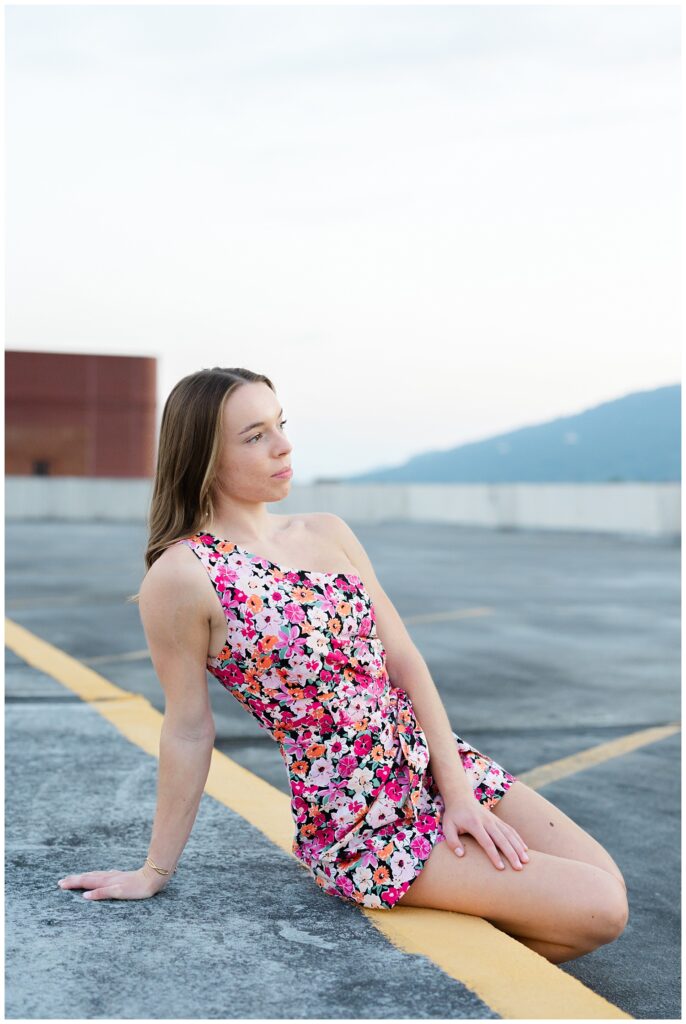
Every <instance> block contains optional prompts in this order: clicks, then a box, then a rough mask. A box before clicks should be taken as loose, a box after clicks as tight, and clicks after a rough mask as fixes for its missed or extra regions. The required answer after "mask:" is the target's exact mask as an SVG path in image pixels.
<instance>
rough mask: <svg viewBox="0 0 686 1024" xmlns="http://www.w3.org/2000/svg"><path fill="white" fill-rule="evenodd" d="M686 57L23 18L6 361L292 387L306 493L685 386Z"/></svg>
mask: <svg viewBox="0 0 686 1024" xmlns="http://www.w3.org/2000/svg"><path fill="white" fill-rule="evenodd" d="M680 34H681V27H680V10H679V8H678V7H667V6H664V7H647V6H646V7H619V6H615V7H610V6H603V7H594V6H583V7H582V6H580V7H555V6H540V7H536V6H520V7H496V6H491V7H486V6H483V7H476V6H464V7H461V6H455V5H453V6H427V7H422V6H418V5H417V6H370V7H352V6H351V7H339V6H336V7H333V6H331V7H327V6H293V7H267V6H252V7H248V6H240V7H232V6H228V5H226V6H199V7H190V6H154V7H153V6H148V7H135V6H126V7H125V6H122V7H98V6H81V7H79V6H64V7H59V6H56V7H45V6H42V7H41V6H35V7H16V6H15V7H12V6H9V7H7V8H6V75H7V79H6V82H7V127H6V161H7V163H6V168H7V184H6V203H7V213H8V226H7V241H6V269H7V278H6V280H7V295H6V301H7V307H6V312H7V334H6V346H7V348H10V349H22V350H38V351H46V350H49V351H60V352H94V353H103V354H122V355H152V356H156V357H157V359H158V361H159V376H158V397H159V410H158V415H161V411H162V406H163V403H164V400H165V398H166V396H167V394H168V393H169V391H170V390H171V388H172V386H173V385H174V383H175V382H176V381H177V380H178V379H179V378H180V377H182V376H184V375H185V374H187V373H191V372H193V371H194V370H197V369H201V368H202V367H209V366H213V365H220V366H246V367H248V368H250V369H253V370H257V371H259V372H262V373H266V374H267V375H268V376H269V377H271V378H272V380H273V381H274V383H275V385H276V387H277V392H278V395H279V398H281V399H282V403H283V405H284V412H285V416H286V417H287V419H288V424H287V425H286V431H287V433H288V435H289V438H290V440H291V441H292V442H293V444H294V450H293V455H292V461H293V467H294V470H295V475H294V482H295V483H298V482H301V483H304V482H307V481H308V480H310V479H312V477H314V476H318V475H326V476H331V475H335V474H336V473H349V472H350V473H352V472H358V471H362V470H366V469H370V468H373V467H376V466H381V465H388V464H398V463H400V462H402V461H404V460H405V459H406V458H408V457H409V456H411V455H414V454H417V453H418V452H421V451H424V450H427V449H445V448H450V447H453V446H455V445H457V444H460V443H463V442H467V441H472V440H478V439H481V438H484V437H488V436H491V435H493V434H496V433H499V432H502V431H505V430H509V429H514V428H517V427H520V426H525V425H528V424H532V423H538V422H542V421H545V420H547V419H550V418H551V417H554V416H558V415H565V414H570V413H574V412H577V411H580V410H582V409H585V408H587V407H589V406H591V405H595V404H597V403H598V402H601V401H605V400H608V399H612V398H616V397H619V396H621V395H624V394H626V393H628V392H631V391H636V390H644V389H646V388H651V387H658V386H660V385H663V384H671V383H675V382H677V381H678V380H679V379H680V337H679V315H680V292H679V264H678V258H679V228H680V210H679V205H678V204H679V190H678V180H679V174H680V167H679V132H680V111H679V97H680V83H679V73H680V72H679V59H680V58H679V51H680Z"/></svg>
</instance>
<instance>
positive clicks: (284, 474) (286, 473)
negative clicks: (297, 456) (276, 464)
mask: <svg viewBox="0 0 686 1024" xmlns="http://www.w3.org/2000/svg"><path fill="white" fill-rule="evenodd" d="M272 476H274V477H283V479H284V480H285V479H286V478H287V477H289V476H293V470H292V468H291V467H290V466H289V467H288V469H283V470H281V472H280V473H272Z"/></svg>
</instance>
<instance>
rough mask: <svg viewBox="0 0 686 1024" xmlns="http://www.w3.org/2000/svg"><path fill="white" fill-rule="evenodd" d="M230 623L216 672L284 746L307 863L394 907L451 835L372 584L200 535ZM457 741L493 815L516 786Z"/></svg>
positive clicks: (332, 886)
mask: <svg viewBox="0 0 686 1024" xmlns="http://www.w3.org/2000/svg"><path fill="white" fill-rule="evenodd" d="M176 543H179V544H187V545H188V546H189V547H190V548H191V550H192V551H194V552H195V554H196V555H197V556H198V558H199V559H200V561H201V562H202V563H203V565H204V566H205V568H206V569H207V572H208V573H209V576H210V579H211V581H212V584H213V586H214V589H215V591H216V592H217V595H218V597H219V599H220V601H221V604H222V607H223V609H224V612H225V615H226V619H227V637H226V645H225V646H224V648H223V649H222V650H221V651H220V652H219V654H218V655H217V656H216V657H214V658H213V657H208V659H207V668H208V670H209V671H210V672H211V673H212V675H214V676H216V678H217V679H218V680H219V682H220V683H221V685H222V686H224V687H225V688H226V689H227V690H229V692H230V693H232V694H233V696H234V697H236V699H237V700H239V701H240V703H241V704H242V705H243V706H244V707H245V709H246V710H247V711H248V712H250V714H252V715H254V717H255V718H256V719H257V722H258V724H259V725H260V727H261V728H263V729H265V730H266V731H267V732H268V733H269V734H270V735H271V736H272V738H273V739H274V740H275V741H276V742H277V743H278V744H279V747H280V750H281V756H282V757H283V760H284V762H285V765H286V768H287V770H288V778H289V781H290V789H291V793H292V799H291V813H292V815H293V819H294V822H295V827H296V831H295V837H294V839H293V853H294V854H295V856H296V857H297V858H298V859H299V860H300V861H302V863H303V864H304V865H305V866H306V867H307V869H308V870H309V872H310V874H311V875H312V876H313V878H314V880H315V882H316V884H317V885H318V886H320V887H321V889H322V890H323V891H324V892H325V893H328V894H329V895H331V896H338V897H339V898H340V899H344V900H349V901H352V902H353V903H356V904H361V905H362V906H365V907H372V908H377V909H390V908H391V907H393V906H394V904H395V903H397V901H398V900H400V899H401V898H402V896H403V895H404V893H405V892H406V891H407V890H408V889H409V887H410V883H411V882H412V881H413V880H414V879H415V878H416V877H417V875H418V874H419V872H420V871H421V870H422V868H423V867H424V865H425V863H426V861H427V860H428V858H429V855H430V854H431V851H432V849H433V846H434V845H435V844H436V843H438V842H441V841H443V840H444V839H445V835H444V833H443V830H442V828H441V815H442V813H443V811H444V809H445V804H444V802H443V799H442V797H441V794H440V793H439V791H438V788H437V786H436V783H435V781H434V779H433V778H432V776H431V774H430V772H429V770H428V764H429V748H428V744H427V740H426V736H425V734H424V732H423V730H422V728H421V726H420V725H419V723H418V722H417V719H416V718H415V715H414V711H413V708H412V702H411V700H410V697H409V695H408V694H407V692H406V691H405V690H403V689H402V688H400V687H397V686H393V685H392V684H391V682H390V679H389V676H388V673H387V671H386V652H385V650H384V647H383V644H382V642H381V640H380V638H379V637H378V636H377V634H376V628H375V620H376V616H375V611H374V605H373V603H372V601H371V598H370V596H369V594H368V592H367V590H366V589H365V586H364V584H363V582H362V580H361V579H360V577H359V576H355V575H351V574H350V573H331V572H314V571H311V570H307V569H301V570H297V569H287V568H284V567H283V566H278V565H275V564H274V563H273V562H270V561H268V560H267V559H265V558H260V557H259V556H257V555H253V554H251V553H250V552H248V551H245V550H243V549H241V548H239V547H238V546H237V545H236V544H233V543H231V542H229V541H226V540H222V539H221V538H219V537H214V536H212V534H209V533H206V532H199V533H196V534H194V535H193V536H192V537H189V538H183V539H182V540H180V541H177V542H176ZM453 736H454V737H455V740H456V743H457V747H458V750H459V752H460V757H461V759H462V764H463V766H464V768H465V772H466V774H467V777H468V778H469V781H470V782H471V784H472V786H473V788H474V796H475V798H476V799H477V800H479V801H480V802H481V803H482V804H484V805H485V806H486V807H492V806H493V805H494V804H495V803H496V801H497V800H499V799H500V798H501V797H502V796H503V795H504V794H505V791H506V790H507V789H509V787H510V786H511V785H512V783H513V782H515V781H516V777H515V776H514V775H511V774H510V773H509V772H507V771H505V769H504V768H502V767H501V766H500V765H499V764H498V763H497V762H496V761H494V760H493V759H492V758H489V757H487V756H486V755H485V754H482V753H481V752H480V751H479V750H477V749H476V748H475V747H472V746H470V745H469V744H468V743H467V742H465V740H463V739H462V738H461V737H460V736H458V735H457V733H453Z"/></svg>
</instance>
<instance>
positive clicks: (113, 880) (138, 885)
mask: <svg viewBox="0 0 686 1024" xmlns="http://www.w3.org/2000/svg"><path fill="white" fill-rule="evenodd" d="M167 881H168V879H166V878H163V877H162V876H158V878H155V877H154V876H153V872H152V871H150V870H149V869H148V868H146V867H142V868H138V869H137V870H136V871H86V872H85V873H84V874H82V875H65V876H64V878H60V880H59V881H58V883H57V884H58V886H59V887H60V889H86V890H87V892H84V893H83V898H84V899H89V900H146V899H149V897H151V896H154V895H155V893H157V892H159V891H160V889H163V888H164V886H165V885H166V884H167Z"/></svg>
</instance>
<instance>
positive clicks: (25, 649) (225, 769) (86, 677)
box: [5, 619, 633, 1020]
mask: <svg viewBox="0 0 686 1024" xmlns="http://www.w3.org/2000/svg"><path fill="white" fill-rule="evenodd" d="M5 643H6V645H7V647H9V648H10V650H12V651H13V652H14V653H15V654H16V655H17V656H18V657H20V658H22V659H23V660H24V661H25V662H26V663H27V664H29V665H32V666H33V667H34V668H36V669H38V670H39V671H41V672H43V673H45V674H46V675H49V676H51V677H52V678H53V679H55V680H56V681H57V682H59V683H62V685H63V686H66V687H67V688H68V689H69V690H71V692H72V693H75V694H76V695H77V696H79V697H80V698H81V699H82V700H84V701H87V702H88V703H89V704H90V705H91V706H92V707H93V708H94V709H95V710H96V711H98V713H99V714H101V715H102V716H103V717H104V718H106V719H107V720H108V721H109V722H111V724H112V725H114V726H115V727H116V728H117V729H118V731H119V732H120V733H121V734H122V735H123V736H125V737H126V738H127V739H128V740H130V741H131V742H132V743H134V744H136V746H138V747H139V748H140V749H142V750H144V751H146V753H148V754H151V755H152V756H154V757H158V756H159V739H160V731H161V728H162V722H163V718H164V716H163V715H162V714H160V712H159V711H157V710H156V708H154V707H153V706H152V705H151V704H150V702H149V701H148V700H147V699H146V698H145V697H142V696H140V695H138V694H132V693H129V692H128V691H127V690H123V689H121V688H120V687H118V686H116V685H115V684H114V683H110V682H109V681H108V680H107V679H104V678H103V677H102V676H99V675H98V674H97V673H96V672H94V671H93V669H91V668H88V667H87V666H85V665H83V664H82V663H81V662H79V661H78V660H77V659H76V658H72V657H71V656H70V655H68V654H66V653H65V652H64V651H61V650H59V648H57V647H54V646H53V645H52V644H50V643H48V642H47V641H45V640H41V639H40V637H38V636H36V635H35V634H33V633H31V632H30V631H29V630H28V629H25V628H24V627H23V626H20V625H19V624H18V623H16V622H13V621H11V620H9V619H5ZM567 760H568V759H567ZM205 791H206V792H207V793H208V794H209V795H210V796H213V797H214V798H215V799H216V800H218V801H219V802H220V803H222V804H223V805H224V806H225V807H229V808H230V809H231V810H232V811H234V812H235V813H236V814H239V815H240V816H241V817H242V818H244V819H245V820H246V821H248V822H250V824H251V825H253V826H254V827H255V828H257V829H259V830H260V832H262V833H263V835H265V836H266V837H267V838H268V839H270V840H271V841H272V842H273V843H274V844H275V845H276V846H278V847H280V849H282V850H284V851H285V852H286V853H289V854H291V855H292V851H291V843H292V837H293V821H292V818H291V814H290V800H289V798H288V796H286V794H284V793H282V792H281V791H280V790H277V789H276V788H275V787H274V786H271V785H270V784H269V783H267V782H265V781H264V780H262V779H260V778H259V777H258V776H256V775H253V774H252V772H249V771H247V770H246V769H245V768H242V767H241V766H240V765H239V764H236V762H235V761H232V760H231V758H229V757H227V756H226V755H225V754H222V753H221V752H220V751H218V750H216V749H215V750H214V751H213V752H212V759H211V764H210V770H209V774H208V778H207V784H206V786H205ZM297 863H298V864H300V862H299V861H297ZM182 867H183V865H182ZM301 867H303V870H306V868H304V866H303V865H301ZM360 909H361V912H362V913H363V914H364V915H365V917H367V919H368V920H369V921H371V922H372V923H373V924H374V926H375V927H376V928H377V929H378V930H379V931H380V932H381V933H382V934H383V935H384V936H385V938H387V939H388V940H389V941H390V942H391V943H393V945H395V946H396V947H397V948H399V949H402V950H403V951H405V952H407V953H411V954H414V955H417V954H419V955H422V956H426V957H428V958H429V959H430V960H431V961H433V963H435V964H436V965H437V966H438V967H440V968H441V969H442V970H443V971H445V973H446V974H448V975H449V976H450V977H452V978H454V979H455V980H456V981H458V982H460V983H461V984H463V985H466V987H467V988H468V989H470V990H471V991H472V992H474V994H475V995H477V996H478V997H479V998H480V999H482V1000H483V1002H484V1003H485V1004H486V1005H487V1006H489V1007H491V1009H492V1010H493V1011H495V1012H496V1013H498V1014H499V1015H500V1016H501V1017H504V1018H511V1019H524V1018H528V1019H541V1018H553V1019H565V1020H569V1019H572V1018H574V1019H582V1018H583V1019H587V1020H611V1019H612V1020H618V1019H625V1020H632V1019H633V1018H632V1017H631V1015H630V1014H628V1013H625V1012H624V1011H623V1010H620V1009H619V1008H618V1007H616V1006H614V1005H613V1004H612V1003H610V1002H609V1001H608V1000H606V999H604V998H603V997H602V996H599V995H597V994H596V993H595V992H593V991H591V990H590V989H588V988H586V986H585V985H583V984H582V983H581V982H580V981H578V980H577V979H576V978H574V977H572V976H571V975H569V974H566V973H565V972H564V971H562V970H560V968H558V967H556V966H555V965H554V964H551V963H550V962H549V961H548V960H546V959H545V957H543V956H539V954H538V953H535V952H534V951H533V950H530V949H528V948H527V947H526V946H524V945H523V943H520V942H517V940H516V939H514V938H512V937H511V936H509V935H506V934H505V932H503V931H501V930H500V929H498V928H495V927H494V926H493V925H491V924H489V923H488V922H487V921H485V920H483V919H482V918H478V917H474V916H472V915H469V914H456V913H451V912H448V911H443V910H429V909H424V908H422V907H409V906H408V907H403V906H401V905H400V904H399V905H398V906H396V907H394V908H393V909H392V910H368V909H367V908H360Z"/></svg>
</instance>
